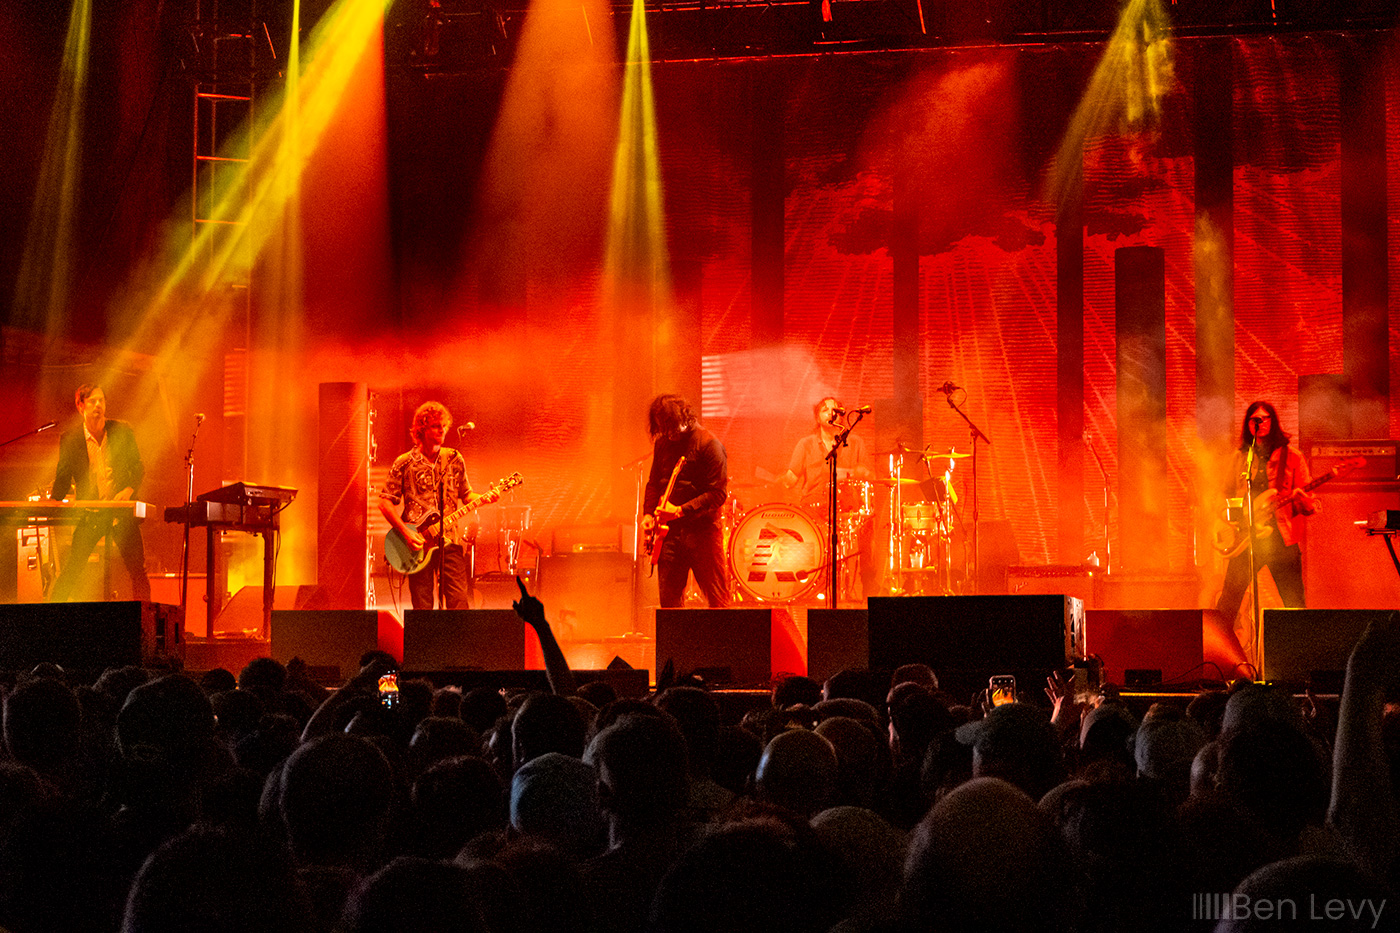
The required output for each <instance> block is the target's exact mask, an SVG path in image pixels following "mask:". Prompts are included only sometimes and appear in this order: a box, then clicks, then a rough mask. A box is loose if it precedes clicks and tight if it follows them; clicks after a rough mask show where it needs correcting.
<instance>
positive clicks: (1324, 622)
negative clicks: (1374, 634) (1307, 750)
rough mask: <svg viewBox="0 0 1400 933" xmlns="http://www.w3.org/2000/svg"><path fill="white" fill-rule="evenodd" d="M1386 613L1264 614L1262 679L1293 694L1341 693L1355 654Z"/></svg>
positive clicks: (1294, 611) (1282, 611)
mask: <svg viewBox="0 0 1400 933" xmlns="http://www.w3.org/2000/svg"><path fill="white" fill-rule="evenodd" d="M1389 614H1390V612H1389V610H1382V609H1265V610H1264V620H1263V621H1264V625H1263V629H1262V630H1261V638H1260V640H1261V641H1262V642H1263V644H1262V646H1261V647H1262V650H1263V655H1264V658H1263V661H1264V663H1263V668H1264V670H1263V676H1264V677H1265V678H1266V679H1268V680H1271V681H1275V682H1277V683H1280V684H1283V685H1285V686H1288V687H1291V688H1293V689H1301V688H1302V687H1303V686H1305V685H1310V686H1313V687H1314V689H1316V690H1317V691H1318V692H1319V693H1332V692H1335V691H1336V690H1339V689H1340V687H1341V684H1342V675H1343V673H1344V672H1345V671H1346V667H1347V658H1348V657H1349V656H1350V655H1351V649H1352V648H1355V647H1356V642H1357V641H1358V640H1359V639H1360V638H1361V633H1362V632H1364V631H1366V626H1367V625H1368V624H1370V623H1371V622H1372V621H1373V620H1379V619H1382V618H1384V617H1385V616H1387V615H1389Z"/></svg>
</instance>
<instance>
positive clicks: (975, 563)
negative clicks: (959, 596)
mask: <svg viewBox="0 0 1400 933" xmlns="http://www.w3.org/2000/svg"><path fill="white" fill-rule="evenodd" d="M954 391H961V392H962V393H963V398H964V399H966V398H967V390H966V389H955V390H954ZM948 407H949V408H951V409H953V411H955V412H957V413H958V417H959V418H961V419H962V420H963V421H966V422H967V426H968V428H969V429H970V431H971V432H972V570H971V574H970V575H971V577H972V585H973V586H974V587H976V586H977V584H978V579H979V578H978V573H979V571H980V570H981V563H980V561H979V559H978V553H977V524H978V520H979V519H980V513H979V512H978V509H977V441H978V439H979V438H980V439H982V440H984V441H986V442H987V446H989V447H990V446H991V443H992V439H991V438H989V437H988V436H987V435H985V434H983V433H982V430H981V429H980V428H978V427H977V425H975V424H973V423H972V419H971V418H969V417H968V416H967V414H966V413H965V412H964V411H963V410H962V409H961V408H959V407H958V403H957V402H955V401H953V392H951V391H950V392H949V393H948ZM963 592H964V594H966V592H967V580H964V581H963Z"/></svg>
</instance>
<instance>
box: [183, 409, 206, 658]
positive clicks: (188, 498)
mask: <svg viewBox="0 0 1400 933" xmlns="http://www.w3.org/2000/svg"><path fill="white" fill-rule="evenodd" d="M203 424H204V419H203V418H196V419H195V422H194V433H193V434H191V435H190V449H189V450H187V451H185V521H184V522H183V524H184V526H185V536H184V541H183V542H181V545H180V618H181V620H184V619H185V618H187V617H188V614H189V610H190V523H191V521H192V520H193V518H194V516H192V515H191V514H190V510H191V509H193V508H194V445H195V441H196V440H198V439H199V428H200V426H201V425H203ZM204 585H205V586H206V587H210V586H213V585H214V581H213V580H205V581H204ZM206 593H207V590H206ZM206 598H207V597H206ZM206 621H207V622H208V625H207V626H206V627H205V631H204V637H205V638H213V637H214V626H213V620H212V619H209V620H206ZM181 624H182V625H183V624H184V622H183V621H181Z"/></svg>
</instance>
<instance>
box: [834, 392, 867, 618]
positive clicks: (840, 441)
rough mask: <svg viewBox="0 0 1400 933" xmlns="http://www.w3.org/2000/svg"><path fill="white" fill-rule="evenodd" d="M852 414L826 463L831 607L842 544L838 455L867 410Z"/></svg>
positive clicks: (839, 434) (835, 588)
mask: <svg viewBox="0 0 1400 933" xmlns="http://www.w3.org/2000/svg"><path fill="white" fill-rule="evenodd" d="M851 414H852V415H855V416H856V418H855V420H854V421H851V420H850V417H849V416H847V419H846V421H847V423H846V429H845V430H844V431H838V432H837V433H836V439H835V441H834V442H833V443H832V445H831V450H830V451H829V452H828V453H827V455H826V464H827V473H828V479H827V487H826V523H827V543H828V544H829V545H830V548H831V550H830V551H829V552H828V554H827V570H828V573H827V596H826V605H827V607H828V608H830V609H835V608H837V606H836V600H837V595H836V590H837V586H836V554H837V547H838V545H840V543H841V537H840V534H839V533H838V531H837V525H838V518H837V515H836V506H837V494H836V460H837V457H838V455H839V454H840V453H841V448H842V447H845V446H846V439H847V438H849V437H850V436H851V432H852V431H854V430H855V427H856V425H858V424H860V422H861V419H863V418H864V417H865V412H863V411H852V412H851ZM835 418H836V415H835V414H834V413H833V415H832V419H833V420H832V424H835V423H836V422H835Z"/></svg>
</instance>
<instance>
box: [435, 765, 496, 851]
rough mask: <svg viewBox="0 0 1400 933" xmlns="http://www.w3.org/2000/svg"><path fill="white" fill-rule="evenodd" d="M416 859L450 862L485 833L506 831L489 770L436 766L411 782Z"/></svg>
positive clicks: (491, 769)
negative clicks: (415, 833) (470, 842)
mask: <svg viewBox="0 0 1400 933" xmlns="http://www.w3.org/2000/svg"><path fill="white" fill-rule="evenodd" d="M412 802H413V813H414V817H415V820H416V822H417V825H418V837H419V844H418V854H420V855H424V856H428V857H430V858H450V857H452V856H453V855H455V854H456V853H457V852H458V851H459V850H460V849H461V848H462V846H464V845H465V844H466V843H467V842H469V841H470V840H471V839H473V838H474V837H476V836H478V835H480V834H481V833H484V832H489V831H491V830H497V829H504V828H505V826H506V822H507V820H506V795H505V788H504V787H502V786H501V779H500V777H499V776H498V775H497V774H496V771H495V769H494V768H492V767H491V765H490V764H488V763H487V762H486V760H485V759H482V758H474V757H461V758H449V759H447V760H445V761H439V762H438V763H437V764H434V765H433V766H431V767H430V768H428V769H427V770H426V771H424V772H423V773H422V774H421V775H419V776H418V780H416V781H414V782H413V790H412Z"/></svg>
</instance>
